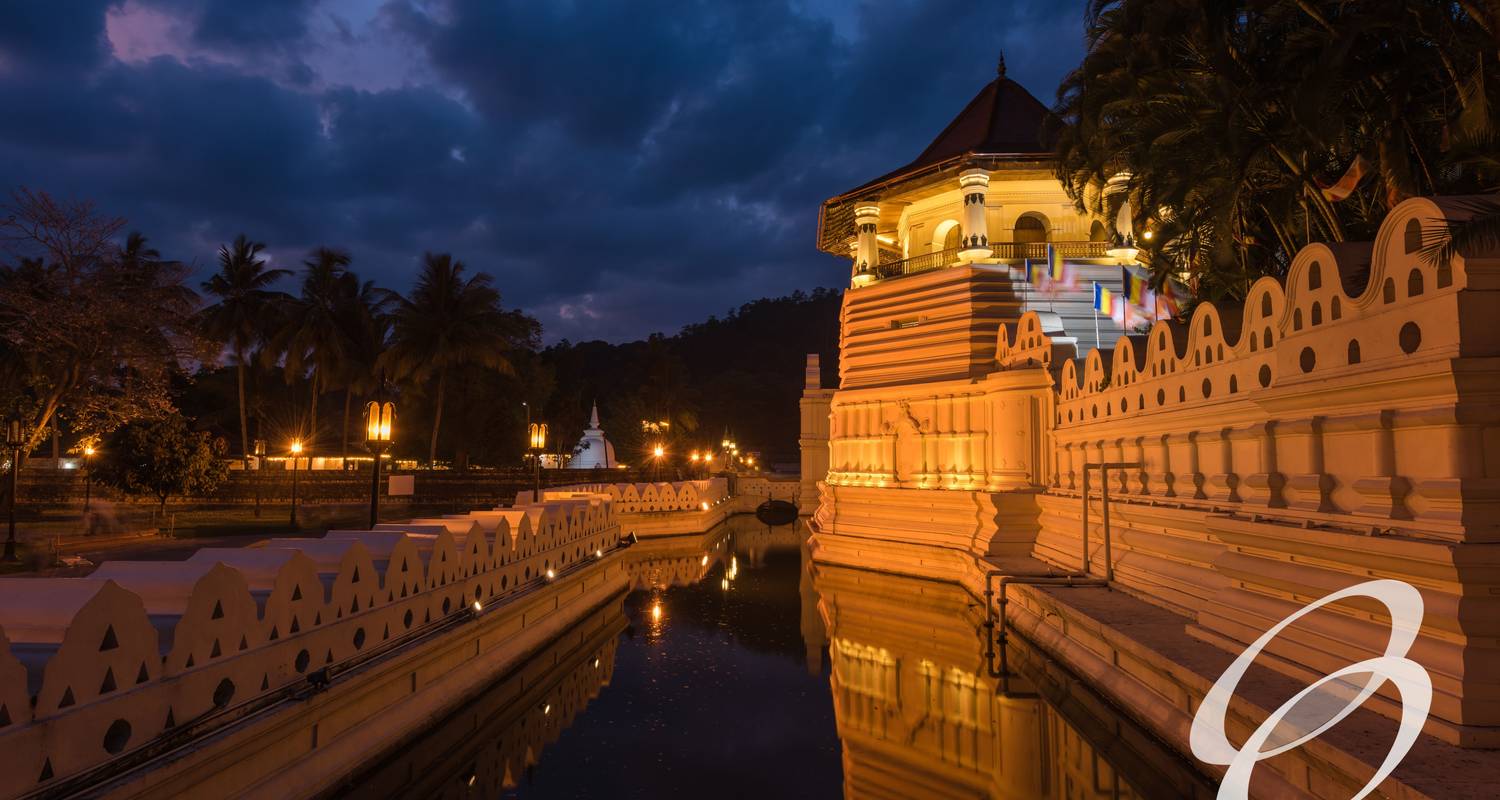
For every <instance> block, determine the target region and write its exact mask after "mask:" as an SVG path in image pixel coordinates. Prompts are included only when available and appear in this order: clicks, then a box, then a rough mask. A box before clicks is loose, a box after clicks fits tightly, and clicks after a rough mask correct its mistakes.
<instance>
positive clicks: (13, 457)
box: [5, 417, 25, 561]
mask: <svg viewBox="0 0 1500 800" xmlns="http://www.w3.org/2000/svg"><path fill="white" fill-rule="evenodd" d="M24 441H25V440H24V439H23V438H22V437H21V420H20V419H18V418H16V417H11V418H10V419H9V420H7V421H6V423H5V446H6V447H8V448H10V499H9V500H7V501H6V503H5V513H6V517H7V518H8V522H9V529H10V530H9V533H7V534H6V536H5V560H6V561H19V560H20V559H19V558H17V557H16V486H17V483H16V476H17V475H18V474H19V473H20V472H21V445H22V444H23V443H24Z"/></svg>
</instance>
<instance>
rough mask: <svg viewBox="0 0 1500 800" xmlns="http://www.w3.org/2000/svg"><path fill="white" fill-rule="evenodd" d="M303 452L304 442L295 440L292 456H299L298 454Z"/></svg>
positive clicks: (293, 441)
mask: <svg viewBox="0 0 1500 800" xmlns="http://www.w3.org/2000/svg"><path fill="white" fill-rule="evenodd" d="M301 452H302V440H301V439H293V440H292V455H297V454H298V453H301Z"/></svg>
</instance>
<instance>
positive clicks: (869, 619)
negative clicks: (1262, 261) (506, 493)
mask: <svg viewBox="0 0 1500 800" xmlns="http://www.w3.org/2000/svg"><path fill="white" fill-rule="evenodd" d="M805 534H806V528H805V527H803V526H801V525H800V524H799V525H798V526H782V527H779V528H772V529H767V528H766V527H765V526H763V525H761V524H759V523H758V522H756V521H755V519H754V518H753V517H749V516H745V517H736V518H733V519H731V520H730V521H728V522H726V523H725V524H723V525H721V526H719V527H717V528H715V529H714V530H713V531H710V532H709V533H706V534H703V535H695V536H681V537H671V538H663V539H646V540H642V541H641V542H640V543H638V544H637V545H635V546H634V547H632V548H631V550H630V551H629V552H628V554H627V556H628V559H629V561H628V565H627V566H628V574H629V581H630V591H629V593H628V594H626V595H623V596H622V597H621V598H619V599H616V600H614V601H611V602H609V603H607V604H606V605H605V606H604V607H602V608H600V609H598V610H596V611H595V612H593V613H592V614H591V615H590V616H589V618H587V619H585V620H583V621H582V622H581V623H579V624H578V625H576V626H574V627H573V628H571V629H569V630H568V631H567V632H566V633H564V634H563V635H562V636H561V637H560V638H559V639H558V640H557V641H555V642H553V643H551V644H550V645H548V646H547V647H545V648H543V649H542V650H541V651H540V652H538V653H537V654H535V655H534V656H533V657H531V658H530V659H528V660H527V661H526V663H525V664H523V665H521V666H520V667H518V668H517V669H515V670H514V671H513V672H512V674H510V675H507V676H504V677H502V678H501V679H499V680H497V682H496V683H495V684H494V685H492V686H491V687H490V688H489V689H488V690H487V691H486V692H484V693H483V694H482V695H480V696H479V697H476V698H473V699H472V700H470V701H469V702H467V703H466V704H465V705H464V707H463V708H461V709H460V710H459V711H458V712H456V713H454V714H453V715H452V716H451V717H449V718H448V719H447V720H445V721H443V722H441V723H439V724H437V725H435V726H434V727H433V728H432V729H431V730H429V731H428V732H426V733H424V734H423V735H421V736H420V737H418V738H417V739H416V740H414V741H412V742H410V743H408V744H407V745H405V746H403V748H402V749H401V752H400V755H399V756H398V757H395V758H393V759H389V760H388V761H387V763H383V764H382V765H381V767H380V768H379V770H378V771H376V772H374V773H373V774H369V775H365V776H362V777H361V778H360V779H359V780H357V781H355V782H354V783H352V784H351V785H350V786H349V787H347V789H346V790H345V794H346V795H349V796H360V797H367V796H368V797H422V798H426V797H522V798H549V797H702V796H715V797H721V798H738V797H755V798H762V797H776V798H790V797H813V798H826V797H838V796H840V795H841V794H842V795H843V796H845V797H849V798H866V797H911V798H929V797H930V798H941V797H954V798H958V797H966V798H976V797H979V798H1028V799H1029V798H1068V800H1073V799H1074V798H1077V799H1078V800H1098V799H1100V798H1196V797H1203V798H1209V797H1212V796H1213V791H1212V787H1211V785H1209V784H1208V782H1207V781H1205V780H1203V779H1202V778H1201V777H1200V776H1198V775H1197V774H1196V773H1195V772H1193V771H1192V769H1191V768H1189V767H1187V765H1186V764H1185V763H1184V762H1183V761H1182V760H1181V759H1180V758H1179V757H1178V756H1176V755H1175V754H1173V753H1172V752H1171V751H1169V750H1167V749H1165V748H1164V747H1162V746H1161V745H1159V744H1158V743H1157V742H1156V741H1155V740H1153V739H1151V737H1149V736H1147V735H1145V734H1144V733H1142V732H1141V731H1140V729H1139V728H1137V727H1135V726H1133V725H1131V724H1129V723H1128V722H1127V721H1126V720H1125V719H1123V718H1122V717H1121V716H1120V715H1118V714H1117V713H1115V712H1114V710H1113V709H1112V708H1111V707H1109V706H1108V705H1107V704H1106V703H1104V702H1102V701H1101V700H1100V699H1099V698H1098V697H1097V696H1095V695H1094V694H1093V693H1092V692H1090V691H1089V690H1087V689H1086V688H1085V687H1082V686H1079V685H1077V684H1076V682H1075V681H1074V679H1073V678H1072V677H1071V676H1070V675H1069V674H1067V673H1066V672H1064V671H1063V670H1061V669H1060V668H1059V667H1058V666H1057V665H1056V664H1054V663H1052V662H1050V661H1048V660H1047V659H1045V658H1044V657H1043V656H1042V655H1041V654H1040V653H1038V652H1037V651H1035V650H1032V649H1030V648H1028V647H1027V646H1026V645H1025V644H1024V642H1020V641H1015V640H1013V645H1012V649H1011V650H1010V651H1009V654H1008V655H1009V657H1010V667H1011V668H1012V670H1013V671H1014V674H1013V675H1012V676H1010V677H1007V678H1003V679H997V678H994V677H991V673H990V669H989V667H990V665H988V664H987V663H986V662H985V658H984V646H983V639H982V633H981V632H982V631H983V621H984V615H983V608H982V607H981V606H980V604H979V603H978V602H977V601H976V600H975V599H974V598H972V597H971V596H970V595H968V594H967V592H965V591H964V590H963V589H961V588H959V587H957V586H954V585H951V584H944V583H937V582H931V581H924V580H918V579H913V578H905V577H900V576H895V575H890V574H885V573H875V572H868V571H864V570H855V569H849V568H844V567H836V566H831V565H826V564H824V565H817V566H816V567H814V566H813V565H812V564H811V561H810V558H809V551H808V547H807V544H806V542H805ZM825 628H826V631H825Z"/></svg>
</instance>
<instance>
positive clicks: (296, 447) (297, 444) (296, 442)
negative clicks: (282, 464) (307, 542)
mask: <svg viewBox="0 0 1500 800" xmlns="http://www.w3.org/2000/svg"><path fill="white" fill-rule="evenodd" d="M301 455H302V440H301V439H293V440H292V528H293V529H294V530H295V529H296V527H297V462H298V461H301V460H302V459H301V458H299V456H301Z"/></svg>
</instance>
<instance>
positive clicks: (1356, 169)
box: [1319, 156, 1370, 203]
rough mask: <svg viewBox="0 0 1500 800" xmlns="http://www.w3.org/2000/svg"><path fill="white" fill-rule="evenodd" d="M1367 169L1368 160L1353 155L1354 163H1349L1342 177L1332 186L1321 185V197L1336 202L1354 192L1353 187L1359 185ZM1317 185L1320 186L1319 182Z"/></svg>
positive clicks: (1368, 167) (1368, 169) (1368, 165)
mask: <svg viewBox="0 0 1500 800" xmlns="http://www.w3.org/2000/svg"><path fill="white" fill-rule="evenodd" d="M1369 171H1370V162H1368V161H1366V160H1365V157H1364V156H1355V157H1354V163H1352V164H1350V165H1349V169H1348V170H1345V172H1344V175H1343V177H1341V178H1339V179H1338V182H1337V183H1335V184H1333V185H1332V186H1322V191H1323V198H1324V199H1325V200H1328V201H1329V202H1332V203H1337V202H1338V201H1340V200H1343V199H1344V198H1346V197H1348V196H1349V195H1351V194H1354V187H1356V186H1358V185H1359V182H1360V181H1361V180H1363V179H1364V177H1365V173H1366V172H1369ZM1319 185H1320V186H1321V182H1320V184H1319Z"/></svg>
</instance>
